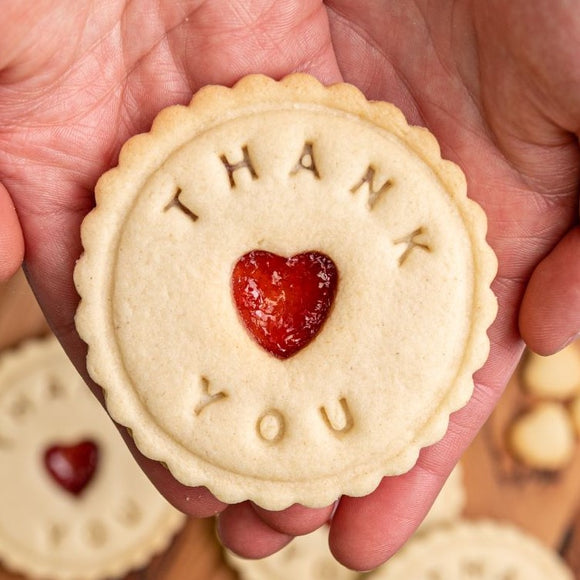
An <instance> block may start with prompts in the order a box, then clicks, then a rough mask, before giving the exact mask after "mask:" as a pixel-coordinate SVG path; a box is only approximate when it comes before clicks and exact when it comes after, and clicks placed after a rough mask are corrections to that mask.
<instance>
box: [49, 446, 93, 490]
mask: <svg viewBox="0 0 580 580" xmlns="http://www.w3.org/2000/svg"><path fill="white" fill-rule="evenodd" d="M98 461H99V448H98V447H97V445H96V444H95V443H94V442H93V441H90V440H85V441H81V442H80V443H76V444H74V445H53V446H52V447H49V448H48V449H47V450H46V451H45V452H44V465H45V467H46V469H47V471H48V473H50V475H51V476H52V478H53V479H54V480H55V481H56V482H57V483H58V484H59V485H60V486H61V487H62V488H63V489H65V490H66V491H68V492H69V493H71V494H73V495H80V494H81V493H82V491H83V490H84V489H85V488H86V486H87V485H88V484H89V483H90V481H91V479H92V478H93V475H94V474H95V471H96V469H97V464H98Z"/></svg>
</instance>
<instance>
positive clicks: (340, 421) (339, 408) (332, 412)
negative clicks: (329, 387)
mask: <svg viewBox="0 0 580 580" xmlns="http://www.w3.org/2000/svg"><path fill="white" fill-rule="evenodd" d="M320 413H321V415H322V419H323V420H324V422H325V423H326V425H327V427H328V428H329V429H330V430H331V431H332V432H333V433H337V434H338V433H348V432H349V431H350V430H351V429H352V427H353V425H354V420H353V417H352V413H351V412H350V408H349V406H348V402H347V400H346V398H345V397H342V398H341V399H340V400H338V401H336V402H335V404H333V405H330V406H323V407H320Z"/></svg>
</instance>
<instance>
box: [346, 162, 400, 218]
mask: <svg viewBox="0 0 580 580" xmlns="http://www.w3.org/2000/svg"><path fill="white" fill-rule="evenodd" d="M376 172H377V171H376V169H375V168H374V167H373V166H372V165H369V166H368V167H367V170H366V172H365V173H364V175H363V176H362V177H361V179H360V180H359V181H358V182H357V183H355V184H354V185H353V186H352V187H351V188H350V192H351V193H352V194H359V193H361V192H363V191H365V190H366V191H367V196H368V197H367V207H368V208H369V209H373V208H374V206H375V204H376V203H377V202H378V201H379V200H380V199H381V198H382V197H383V196H384V195H385V194H386V193H387V191H389V189H391V187H392V186H393V182H392V180H390V179H386V180H385V181H383V183H382V184H379V183H377V179H376Z"/></svg>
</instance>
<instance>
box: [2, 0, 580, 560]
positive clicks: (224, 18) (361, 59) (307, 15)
mask: <svg viewBox="0 0 580 580" xmlns="http://www.w3.org/2000/svg"><path fill="white" fill-rule="evenodd" d="M495 3H496V2H494V4H495ZM14 4H15V5H16V4H19V3H14ZM137 4H138V5H137ZM391 4H392V3H385V2H380V1H378V0H366V1H362V0H361V1H359V2H357V3H352V2H347V1H345V0H335V1H333V2H327V6H326V7H325V6H324V5H323V4H322V3H321V2H320V1H314V0H312V1H310V2H307V1H302V2H298V1H296V2H283V3H273V4H272V3H269V2H265V1H258V0H256V1H254V2H252V3H248V2H225V1H224V2H221V1H214V2H201V1H197V2H195V1H192V2H189V3H185V4H184V3H170V2H166V3H163V4H162V8H156V6H158V3H153V2H151V3H149V2H142V3H127V5H125V2H122V1H121V0H119V1H118V2H117V3H115V4H114V6H113V5H111V4H109V7H108V8H107V10H106V11H105V10H102V11H100V12H97V11H95V12H92V11H91V9H90V6H91V3H88V2H86V3H84V2H82V3H77V4H76V5H75V8H74V9H73V11H72V13H71V14H68V15H67V18H68V20H66V21H65V19H64V18H63V17H62V15H59V14H58V11H56V10H55V11H54V12H49V11H47V13H46V14H45V15H43V14H39V15H35V16H34V17H24V14H26V12H28V10H26V9H23V8H11V10H13V11H14V13H15V14H14V17H13V18H12V22H11V30H10V33H8V32H7V33H6V34H3V32H2V31H1V30H0V38H4V41H3V42H2V44H4V46H5V47H6V48H7V49H8V48H10V49H11V50H12V49H13V51H12V52H11V53H9V52H7V51H6V52H4V53H3V51H2V50H0V55H2V54H6V55H7V57H0V127H1V129H0V144H1V147H0V149H1V150H2V151H3V154H2V156H1V157H0V178H1V180H2V183H3V185H4V186H5V187H6V188H7V189H8V191H9V192H10V194H11V196H12V198H13V200H14V203H15V205H16V207H17V209H18V212H19V217H20V220H21V225H22V228H23V231H24V234H25V238H26V244H27V258H26V267H27V270H28V274H29V277H30V280H31V282H32V284H33V285H34V287H35V289H36V291H37V293H38V295H39V298H40V300H41V302H42V303H43V306H44V309H45V311H46V313H47V315H48V316H49V318H50V319H51V322H52V324H53V326H54V328H55V329H56V330H57V332H59V333H60V334H61V337H62V338H63V340H64V341H65V343H66V344H67V347H68V348H69V349H70V352H71V354H72V356H73V357H76V359H77V361H80V359H81V357H82V348H81V346H80V344H79V343H78V342H77V341H78V339H77V337H76V336H75V333H74V331H73V330H72V315H73V313H74V309H75V307H76V302H77V297H76V294H75V292H74V288H73V286H72V280H71V271H72V268H73V265H74V261H75V260H76V258H77V257H78V255H79V254H80V251H81V247H80V240H79V239H78V231H79V226H80V221H81V220H82V218H83V217H84V215H85V214H86V212H87V211H88V210H89V209H90V207H91V205H92V190H93V187H94V183H95V181H96V179H97V177H98V176H99V175H100V173H102V172H103V171H104V170H105V169H107V168H108V167H109V166H110V165H112V164H113V163H114V162H115V159H116V155H117V153H118V150H119V147H120V145H121V144H122V143H123V142H124V141H125V140H126V139H127V138H128V137H129V136H130V135H132V134H134V133H137V132H140V131H144V130H147V129H148V127H149V126H150V123H151V121H152V119H153V117H154V116H155V114H156V113H157V112H158V111H159V110H160V109H161V108H162V107H164V106H166V105H169V104H172V103H176V102H181V103H185V102H187V101H188V100H189V98H190V97H191V94H192V93H193V92H195V90H197V88H199V87H200V86H202V85H203V84H207V83H211V82H219V83H226V84H228V83H232V82H233V81H235V80H236V79H237V78H238V77H239V76H241V75H243V74H246V73H249V72H264V73H266V74H270V75H272V76H274V77H280V76H282V75H284V74H286V73H288V72H291V71H293V70H304V71H306V72H311V73H313V74H315V75H316V76H318V77H319V78H320V79H321V80H323V81H325V82H334V81H338V80H340V73H342V75H343V77H344V79H345V80H347V81H349V82H353V83H354V84H356V85H357V86H359V87H360V88H361V89H363V90H364V91H365V93H366V94H367V96H368V97H370V98H380V99H384V100H390V101H392V102H395V103H396V104H398V105H399V106H400V107H401V108H402V109H403V110H404V112H405V113H406V115H407V116H408V118H409V119H410V121H411V122H413V123H417V124H423V125H427V126H428V127H429V128H430V129H431V130H432V131H433V132H434V133H435V134H436V135H437V136H438V137H439V139H440V141H441V143H442V148H443V153H444V155H445V156H447V157H450V158H452V159H453V160H455V161H457V162H459V163H460V164H461V165H462V166H463V167H464V168H465V169H466V170H467V171H468V181H469V183H470V186H471V187H470V195H471V196H472V197H474V198H475V199H477V200H478V201H479V202H480V203H481V204H482V205H483V206H484V208H485V209H486V211H487V213H488V216H489V219H490V231H489V240H490V242H491V244H492V245H493V247H494V249H495V250H496V252H497V254H498V257H499V260H500V271H499V276H498V279H497V281H496V285H495V289H496V292H497V294H498V297H499V299H500V305H501V308H502V310H501V313H500V316H499V318H498V322H497V323H496V324H495V325H494V327H493V329H492V332H491V336H492V342H493V349H492V356H491V357H490V361H489V363H488V364H487V365H486V367H485V368H484V369H483V370H482V371H481V372H480V373H479V374H478V385H479V386H478V389H477V392H476V396H475V397H474V401H473V402H472V403H471V404H470V405H469V407H468V408H467V409H466V410H464V411H462V412H461V413H458V414H457V416H456V417H455V418H454V422H453V424H452V426H451V429H450V433H449V434H448V436H447V437H446V439H445V441H444V442H442V443H441V444H439V445H437V446H435V447H433V448H431V449H429V450H426V452H424V453H423V454H422V457H421V460H420V463H419V465H418V468H417V469H415V470H413V471H412V472H411V473H410V474H407V475H406V476H403V477H401V478H393V479H388V480H385V482H384V483H383V484H382V485H381V487H380V488H379V489H378V490H377V492H375V493H374V494H372V495H371V496H369V497H368V498H362V499H356V500H354V499H345V500H343V501H342V502H341V504H340V506H339V508H338V510H337V511H336V514H335V517H334V520H333V530H332V542H333V546H334V550H335V552H336V554H337V556H339V557H340V558H341V559H343V561H345V562H346V563H349V564H350V565H352V566H358V567H361V568H368V567H371V566H373V565H375V564H377V563H379V562H380V561H381V560H383V559H384V558H385V557H387V556H388V555H389V554H390V553H391V552H392V551H393V550H394V549H396V548H397V547H398V545H400V543H401V542H402V541H403V540H404V539H405V537H406V536H407V535H408V534H409V533H411V531H412V528H413V527H414V525H416V523H418V522H414V521H413V522H410V523H408V522H407V523H404V522H405V520H408V518H407V517H406V513H404V511H401V508H400V507H397V506H398V505H400V504H401V503H404V502H401V498H402V497H411V495H412V494H420V495H422V497H423V499H422V500H421V501H420V502H419V503H420V504H421V505H420V506H419V508H418V509H417V513H418V514H420V513H421V512H422V511H423V512H424V511H425V510H426V509H427V506H428V503H429V501H430V499H432V497H433V495H434V493H435V492H436V489H437V486H438V485H440V484H441V482H442V480H443V478H444V476H445V475H446V473H447V472H448V471H449V470H450V468H451V465H452V463H453V461H454V459H455V458H456V457H457V456H458V455H459V453H460V452H461V450H462V449H463V448H464V447H465V446H466V445H467V444H468V442H469V440H470V439H471V438H472V437H473V436H474V434H475V432H476V430H477V429H478V427H479V426H480V425H481V423H482V421H483V420H484V418H485V416H486V413H488V412H489V411H490V410H491V407H492V405H493V402H494V401H495V399H496V398H497V396H499V393H500V391H501V386H502V385H503V383H504V382H505V381H506V380H507V378H508V375H509V373H510V371H511V369H512V367H513V365H514V364H515V361H516V358H517V356H518V354H519V351H520V349H521V344H520V341H519V337H518V332H517V312H518V305H519V301H520V300H521V296H522V294H523V292H524V288H525V284H526V282H527V280H528V279H529V276H530V274H531V272H532V270H533V268H534V267H535V266H536V264H537V263H538V262H539V261H540V259H541V258H542V257H543V256H545V255H546V254H548V252H550V251H551V249H552V248H553V246H554V245H555V244H556V243H557V242H558V241H559V240H560V239H561V238H562V236H563V235H564V234H565V232H566V231H567V230H568V229H569V228H570V227H571V226H572V225H573V224H574V223H575V221H576V219H577V216H576V215H575V211H576V207H577V206H576V204H577V184H578V173H579V171H580V161H579V155H578V144H577V140H576V139H575V138H572V134H571V132H568V131H566V129H567V128H568V129H570V130H571V129H572V128H573V127H574V126H575V127H577V126H578V121H579V120H580V119H579V118H578V117H580V102H578V100H576V102H573V100H572V96H567V95H561V96H560V98H559V99H558V100H555V99H554V100H550V99H547V98H546V93H545V92H543V91H545V90H546V88H547V86H548V84H549V83H550V82H554V83H557V82H559V83H564V82H568V83H569V84H570V85H572V84H573V86H575V87H576V91H575V94H576V95H578V94H580V91H579V90H578V89H579V88H580V74H579V73H577V72H575V73H574V74H576V77H575V78H574V76H573V74H572V73H570V75H568V76H566V75H567V73H566V71H567V70H570V71H573V70H574V67H573V66H572V64H573V61H572V60H571V59H572V57H571V56H570V55H568V56H567V51H566V50H564V48H565V47H564V46H563V43H564V42H565V39H562V38H561V37H558V38H559V40H557V39H556V40H554V42H553V43H552V46H550V47H549V49H550V50H551V51H552V52H553V53H555V54H557V55H561V58H560V59H559V60H558V61H557V64H558V66H553V67H551V63H547V62H543V61H544V60H545V56H544V53H543V52H540V51H539V49H538V48H536V47H534V45H533V44H532V42H531V40H530V39H528V38H527V37H526V34H525V30H524V31H522V29H521V28H518V27H517V26H514V21H513V17H514V14H515V12H512V10H513V11H517V10H519V9H521V6H520V3H519V2H515V3H511V4H512V7H511V8H510V7H507V8H506V5H505V3H501V2H497V4H498V6H497V10H496V12H491V11H490V10H489V7H490V3H489V2H488V3H487V4H486V6H487V7H488V9H485V8H482V9H479V10H478V9H477V8H473V9H471V8H467V7H465V8H464V7H463V4H461V3H453V2H444V3H438V6H437V10H436V11H434V10H433V8H430V7H429V3H427V2H424V3H423V2H413V1H409V2H400V3H395V4H396V5H395V6H392V5H391ZM539 4H548V3H547V2H543V3H542V2H541V3H539ZM136 5H137V7H135V6H136ZM186 6H187V9H186ZM518 7H519V8H518ZM502 11H503V12H502ZM564 11H565V9H564V8H562V9H561V12H562V14H563V16H564V17H566V16H568V18H567V19H566V18H562V20H561V21H560V20H558V22H551V21H548V19H546V18H544V16H545V15H543V13H542V9H541V7H540V8H539V9H538V11H537V14H536V15H534V14H532V13H529V14H527V16H526V18H528V21H527V24H528V25H529V26H531V25H533V24H534V18H536V19H538V23H539V24H540V25H542V26H544V27H546V26H548V27H549V26H551V25H555V24H558V25H562V26H563V25H565V28H566V31H567V34H568V36H569V37H573V35H574V34H575V35H576V40H578V37H579V35H580V24H579V23H575V22H574V21H573V19H570V18H569V15H566V14H564ZM557 12H558V11H552V12H551V14H555V13H557ZM538 14H539V16H538ZM39 18H44V19H45V20H43V23H42V26H40V25H39V26H38V29H37V30H32V31H29V34H28V36H27V34H26V32H27V26H28V22H27V20H30V21H34V22H38V19H39ZM327 18H328V19H329V21H330V28H329V27H328V25H329V22H328V20H327ZM6 20H7V21H10V20H11V19H9V18H8V19H6ZM15 22H16V23H22V25H21V27H20V29H19V27H18V26H17V25H15V24H14V23H15ZM451 22H453V23H454V26H453V27H452V26H451ZM0 28H1V26H0ZM32 33H34V34H37V36H36V37H35V38H33V39H32V40H33V42H34V44H33V45H30V44H27V41H29V40H30V36H31V35H32ZM478 38H486V39H487V40H486V42H479V43H478V40H477V39H478ZM331 39H332V45H331V44H330V41H331ZM493 39H495V40H494V41H493V42H492V41H491V40H493ZM520 44H521V45H522V48H521V49H520V48H519V46H520ZM526 50H527V51H528V52H527V53H526ZM543 50H544V51H545V48H544V49H543ZM530 51H531V52H530ZM526 54H527V56H526ZM506 55H507V56H506ZM3 58H6V59H7V60H3ZM8 64H10V65H11V66H9V67H7V66H6V65H8ZM549 65H550V66H549ZM526 69H527V70H529V71H530V73H528V74H527V76H526V75H525V74H524V72H526ZM339 70H340V73H339ZM530 74H535V75H536V78H534V77H531V76H530ZM531 86H532V87H533V88H531ZM570 93H571V94H572V93H573V91H570ZM574 107H575V108H574ZM540 111H543V113H542V114H540ZM566 111H570V115H569V116H566V115H565V112H566ZM574 113H575V114H576V118H574V117H573V116H572V115H573V114H574ZM550 118H554V119H557V121H558V123H559V124H560V126H559V127H558V125H557V123H556V122H551V121H549V120H548V119H550ZM574 123H576V124H575V125H574ZM538 161H541V164H539V163H538ZM0 193H1V192H0ZM568 243H569V242H568ZM576 243H578V242H576ZM564 251H566V249H564ZM560 259H561V258H560ZM557 263H558V264H559V263H560V262H557ZM556 270H557V268H556ZM556 270H555V269H554V267H551V268H548V273H552V275H553V274H554V271H556ZM558 271H559V270H558ZM568 273H569V272H568ZM578 277H579V278H580V275H579V276H578ZM536 294H537V296H536V297H534V294H533V292H532V293H531V298H530V299H528V307H527V308H528V311H529V312H528V314H527V316H526V319H525V320H524V321H523V324H522V328H524V329H526V325H527V327H528V328H529V332H528V338H531V339H532V340H536V341H537V344H538V345H539V348H540V349H542V348H544V349H546V350H550V349H553V348H555V347H557V346H559V345H558V344H557V342H555V341H558V340H561V339H562V333H566V332H568V328H569V329H572V328H576V329H577V328H578V327H580V319H577V320H575V321H572V322H570V321H569V319H570V317H567V320H568V321H569V322H568V324H572V326H569V327H565V328H564V329H562V328H560V327H557V328H556V327H555V328H553V329H551V332H552V335H550V336H547V337H544V342H542V337H539V338H538V337H537V335H534V328H535V326H534V324H533V322H535V321H536V320H538V321H539V315H538V317H537V318H534V316H533V313H534V312H535V310H536V308H537V306H538V302H539V300H540V299H542V298H545V296H544V295H543V294H541V293H538V292H537V293H536ZM538 296H539V298H538ZM549 302H550V300H549V299H548V305H547V306H546V304H545V300H543V304H544V306H545V310H547V309H548V307H551V308H552V310H553V309H554V306H553V305H551V306H550V304H549ZM530 313H532V314H530ZM530 320H531V322H530ZM574 323H575V325H576V326H573V324H574ZM560 326H561V325H560ZM570 332H571V330H570ZM444 450H445V451H444ZM143 463H144V465H145V467H146V469H148V471H149V472H150V473H152V475H153V477H154V479H155V480H156V482H157V483H158V485H159V486H160V488H161V489H163V490H164V492H165V493H166V494H167V495H168V496H170V497H171V498H172V499H173V501H175V502H176V503H177V504H178V505H180V507H183V508H185V504H184V503H183V498H184V496H185V495H186V490H184V489H183V488H181V487H180V486H176V485H175V483H174V482H171V481H169V478H168V476H167V474H166V473H165V472H164V470H160V469H158V468H157V467H156V466H153V465H151V462H147V461H144V460H143ZM430 474H431V475H430ZM404 494H407V495H404ZM409 501H410V500H409ZM188 506H189V504H188ZM223 507H224V506H221V505H220V504H219V502H215V501H212V500H211V499H210V498H208V497H207V494H205V495H204V496H203V499H202V500H200V502H199V506H197V508H194V511H195V509H197V510H198V511H197V513H199V514H200V515H201V514H206V513H209V512H211V511H212V510H219V509H222V508H223ZM189 509H190V510H191V507H189ZM258 513H259V516H260V517H258V515H257V514H258ZM328 515H329V510H320V511H316V510H314V511H305V510H301V509H299V508H296V509H294V510H292V509H291V510H289V511H288V512H287V513H285V514H267V513H264V512H263V511H262V510H257V511H256V510H254V509H253V508H252V507H251V506H247V505H242V506H233V507H230V508H227V509H226V511H225V512H224V513H223V515H222V518H221V528H222V535H223V537H224V538H225V539H226V541H228V542H229V543H230V544H231V545H233V546H235V547H236V548H237V549H238V550H241V551H242V552H245V553H247V554H251V555H258V554H257V553H256V547H255V546H256V542H255V539H256V537H257V536H259V537H260V538H261V539H262V542H261V547H260V550H262V553H266V552H268V551H271V550H273V549H275V548H277V547H279V546H280V545H282V544H283V543H285V542H286V541H287V539H288V534H292V533H297V532H303V531H305V530H307V529H310V528H312V527H314V526H316V525H319V524H320V523H321V522H322V521H323V520H324V519H326V518H327V517H328ZM264 522H268V524H269V526H271V527H269V526H268V525H266V524H265V523H264ZM242 524H243V525H242ZM249 527H251V528H252V529H254V530H255V534H248V529H249ZM274 529H275V530H277V531H274ZM361 532H364V533H361ZM363 536H366V541H365V542H364V543H363V541H362V540H361V539H360V538H361V537H363ZM385 538H388V539H387V540H385ZM250 541H253V544H252V545H250V544H249V542H250Z"/></svg>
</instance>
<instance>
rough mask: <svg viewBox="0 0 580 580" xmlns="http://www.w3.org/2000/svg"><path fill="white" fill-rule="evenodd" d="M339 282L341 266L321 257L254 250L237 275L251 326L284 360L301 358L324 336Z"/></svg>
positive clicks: (239, 302)
mask: <svg viewBox="0 0 580 580" xmlns="http://www.w3.org/2000/svg"><path fill="white" fill-rule="evenodd" d="M337 283H338V270H337V268H336V265H335V264H334V262H333V261H332V260H331V259H330V258H329V257H328V256H327V255H325V254H322V253H320V252H305V253H303V254H297V255H295V256H292V257H291V258H285V257H283V256H278V255H276V254H272V253H271V252H266V251H263V250H253V251H251V252H248V253H247V254H244V255H243V256H242V257H241V258H240V259H239V260H238V261H237V263H236V265H235V266H234V270H233V273H232V292H233V298H234V302H235V305H236V308H237V309H238V312H239V315H240V318H241V319H242V321H243V323H244V325H245V327H246V328H247V330H248V332H249V333H250V334H251V335H252V336H253V337H254V339H255V340H256V342H257V343H258V344H259V345H260V346H261V347H262V348H263V349H265V350H266V351H268V352H269V353H270V354H272V355H274V356H275V357H277V358H280V359H287V358H289V357H291V356H292V355H294V354H296V353H297V352H298V351H299V350H301V349H303V348H304V347H305V346H306V345H307V344H308V343H310V342H311V341H312V340H313V339H314V337H315V336H316V335H317V334H318V333H319V332H320V329H321V328H322V325H323V324H324V321H325V320H326V318H327V317H328V313H329V312H330V308H331V306H332V303H333V302H334V296H335V294H336V286H337Z"/></svg>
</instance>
